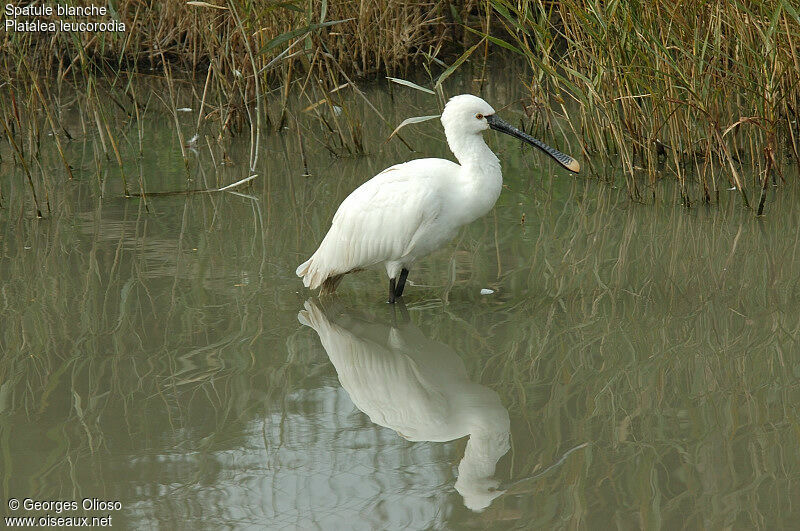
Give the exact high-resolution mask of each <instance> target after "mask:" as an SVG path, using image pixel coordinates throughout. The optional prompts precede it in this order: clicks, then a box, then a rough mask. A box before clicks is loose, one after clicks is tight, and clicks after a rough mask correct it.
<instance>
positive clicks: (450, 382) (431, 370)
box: [298, 300, 510, 511]
mask: <svg viewBox="0 0 800 531" xmlns="http://www.w3.org/2000/svg"><path fill="white" fill-rule="evenodd" d="M298 319H299V320H300V322H301V323H303V324H305V325H307V326H310V327H312V328H314V330H316V332H317V334H319V338H320V341H322V346H323V347H324V348H325V351H326V352H327V353H328V357H329V358H330V360H331V362H332V363H333V365H334V367H335V368H336V373H337V375H338V376H339V382H340V383H341V384H342V387H343V388H344V389H345V391H347V394H348V395H349V396H350V399H351V400H352V401H353V403H354V404H355V406H356V407H357V408H358V409H360V410H361V411H363V412H364V413H366V414H367V415H368V416H369V418H370V420H371V421H372V422H374V423H375V424H378V425H380V426H384V427H387V428H390V429H392V430H395V431H396V432H397V433H398V434H399V435H400V436H402V437H403V438H405V439H408V440H409V441H435V442H445V441H452V440H454V439H459V438H461V437H464V436H467V435H468V436H469V441H467V446H466V448H465V450H464V457H463V458H462V459H461V462H460V463H459V465H458V479H457V480H456V483H455V488H456V490H457V491H458V492H459V493H460V494H461V495H462V496H463V498H464V504H465V505H466V506H467V507H469V508H470V509H472V510H474V511H482V510H483V509H485V508H486V507H488V506H489V504H490V503H491V502H492V500H494V499H495V498H496V497H498V496H500V495H501V494H503V492H504V491H503V490H500V489H498V486H499V481H498V480H497V479H495V478H494V477H493V476H494V473H495V467H496V465H497V461H498V460H499V459H500V458H501V457H502V456H503V455H505V453H506V452H508V450H509V448H510V446H509V432H510V422H509V417H508V410H506V408H505V407H503V405H502V403H501V402H500V397H499V396H498V395H497V393H495V392H494V391H493V390H491V389H489V388H488V387H485V386H483V385H480V384H478V383H475V382H473V381H471V380H470V379H469V377H468V375H467V371H466V368H465V367H464V363H463V362H462V361H461V358H460V357H459V356H458V354H456V353H455V352H454V351H453V350H452V349H451V348H450V347H448V346H447V345H445V344H443V343H440V342H438V341H433V340H431V339H428V338H427V337H425V336H424V335H423V334H422V332H421V331H420V330H419V329H418V328H417V327H416V326H414V325H413V324H412V323H411V322H406V323H404V324H401V325H399V326H392V327H390V326H387V325H384V324H380V323H374V322H370V321H367V320H364V319H361V318H358V317H355V316H354V315H351V314H348V313H346V312H333V311H326V312H323V311H322V310H321V309H320V308H319V307H318V306H317V305H316V304H315V303H314V302H313V301H311V300H309V301H307V302H306V304H305V310H303V311H301V312H300V314H299V315H298Z"/></svg>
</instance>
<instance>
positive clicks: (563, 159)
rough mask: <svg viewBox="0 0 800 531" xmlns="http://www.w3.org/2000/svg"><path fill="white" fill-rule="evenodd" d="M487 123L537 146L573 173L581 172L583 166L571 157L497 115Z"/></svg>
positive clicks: (490, 117) (489, 117)
mask: <svg viewBox="0 0 800 531" xmlns="http://www.w3.org/2000/svg"><path fill="white" fill-rule="evenodd" d="M486 121H487V122H489V127H491V128H492V129H494V130H495V131H500V132H501V133H505V134H507V135H511V136H515V137H517V138H519V139H520V140H524V141H525V142H527V143H528V144H531V145H532V146H536V147H537V148H539V149H541V150H542V151H544V152H545V153H547V154H548V155H550V156H551V157H553V158H554V159H555V161H556V162H558V163H559V164H561V165H562V166H564V167H565V168H566V169H568V170H569V171H571V172H575V173H578V172H580V171H581V165H580V164H578V161H577V160H575V159H573V158H572V157H570V156H569V155H565V154H564V153H561V152H560V151H559V150H557V149H555V148H551V147H550V146H548V145H547V144H545V143H544V142H542V141H541V140H536V139H535V138H533V137H532V136H531V135H529V134H527V133H524V132H522V131H520V130H519V129H517V128H516V127H514V126H513V125H511V124H510V123H508V122H506V121H505V120H503V119H501V118H500V117H499V116H497V115H496V114H492V115H489V116H487V117H486Z"/></svg>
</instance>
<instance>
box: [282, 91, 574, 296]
mask: <svg viewBox="0 0 800 531" xmlns="http://www.w3.org/2000/svg"><path fill="white" fill-rule="evenodd" d="M441 121H442V125H443V126H444V133H445V137H446V138H447V144H448V146H449V147H450V151H452V153H453V155H455V157H456V159H457V160H458V163H455V162H453V161H450V160H446V159H438V158H423V159H415V160H411V161H409V162H404V163H402V164H396V165H394V166H391V167H389V168H386V169H385V170H383V171H382V172H380V173H379V174H377V175H376V176H374V177H373V178H372V179H370V180H368V181H366V182H365V183H363V184H362V185H361V186H359V187H358V188H356V189H355V190H354V191H353V192H352V193H351V194H350V195H349V196H347V198H345V200H344V201H342V203H341V204H340V205H339V208H338V209H337V211H336V214H334V216H333V221H332V222H331V227H330V229H329V230H328V233H327V234H326V235H325V237H324V238H323V239H322V242H321V243H320V245H319V247H318V248H317V250H316V251H315V252H314V254H313V255H312V256H311V258H309V259H308V260H306V261H305V262H303V263H302V264H300V266H298V267H297V270H296V273H297V276H299V277H302V279H303V284H304V285H305V286H306V287H308V288H311V289H317V288H321V289H320V295H326V294H330V293H333V292H335V291H336V288H337V286H338V284H339V282H341V280H342V278H343V277H344V275H346V274H348V273H353V272H357V271H361V270H363V269H367V268H371V267H380V266H383V267H385V269H386V273H387V275H388V276H389V300H388V302H389V303H392V304H393V303H394V302H395V301H396V300H397V298H398V297H400V296H402V294H403V290H404V288H405V284H406V279H407V278H408V272H409V270H410V268H411V267H412V265H413V264H414V263H415V262H416V261H417V260H418V259H420V258H422V257H424V256H426V255H428V254H430V253H431V252H433V251H435V250H437V249H438V248H440V247H442V246H443V245H444V244H445V243H447V242H448V241H450V240H451V239H452V238H453V237H454V236H455V235H456V233H457V232H458V229H459V228H460V227H462V226H464V225H467V224H469V223H471V222H473V221H475V220H476V219H478V218H480V217H482V216H483V215H485V214H486V213H488V212H489V211H490V210H491V209H492V207H493V206H494V204H495V202H496V201H497V198H498V197H499V196H500V191H501V189H502V185H503V177H502V173H501V171H500V161H499V159H498V158H497V156H495V154H494V153H493V152H492V150H491V149H489V146H487V145H486V142H484V139H483V134H482V133H483V132H484V131H486V130H487V129H493V130H495V131H499V132H501V133H505V134H508V135H511V136H514V137H516V138H519V139H520V140H523V141H524V142H527V143H529V144H531V145H533V146H535V147H537V148H539V149H541V150H542V151H544V152H545V153H546V154H547V155H549V156H550V157H552V158H553V159H555V160H556V162H558V163H559V164H561V165H562V166H563V167H564V168H566V169H567V170H569V171H572V172H574V173H578V172H579V171H580V164H579V163H578V161H576V160H575V159H574V158H572V157H570V156H569V155H565V154H564V153H561V152H560V151H558V150H556V149H554V148H552V147H550V146H548V145H547V144H545V143H543V142H541V141H540V140H537V139H535V138H533V137H531V136H530V135H528V134H526V133H524V132H523V131H520V130H519V129H517V128H516V127H514V126H512V125H510V124H509V123H507V122H505V121H504V120H502V119H501V118H500V117H499V116H497V114H496V113H495V110H494V109H493V108H492V106H491V105H489V104H488V103H487V102H486V101H484V100H483V99H482V98H479V97H477V96H473V95H471V94H462V95H459V96H454V97H452V98H450V100H448V102H447V104H446V105H445V107H444V110H443V111H442V115H441Z"/></svg>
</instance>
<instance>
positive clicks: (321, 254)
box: [297, 159, 458, 289]
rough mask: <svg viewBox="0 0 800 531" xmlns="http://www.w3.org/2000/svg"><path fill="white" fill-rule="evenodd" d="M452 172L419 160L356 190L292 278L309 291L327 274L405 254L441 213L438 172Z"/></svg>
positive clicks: (440, 164)
mask: <svg viewBox="0 0 800 531" xmlns="http://www.w3.org/2000/svg"><path fill="white" fill-rule="evenodd" d="M457 168H458V166H457V165H456V164H455V163H452V162H450V161H445V160H442V159H418V160H414V161H411V162H407V163H404V164H399V165H397V166H392V167H391V168H387V169H386V170H384V171H383V172H381V173H379V174H378V175H376V176H375V177H373V178H372V179H370V180H369V181H367V182H365V183H364V184H362V185H361V186H359V187H358V188H356V190H354V191H353V192H352V193H351V194H350V195H349V196H347V198H346V199H345V200H344V201H342V204H341V205H339V208H338V210H337V211H336V214H334V216H333V221H332V222H331V228H330V229H329V230H328V233H327V234H326V235H325V238H324V239H323V240H322V243H320V246H319V248H318V249H317V251H316V252H315V253H314V255H313V256H312V257H311V258H310V259H309V260H308V261H306V262H305V263H303V264H301V265H300V267H298V268H297V275H298V276H301V277H303V283H304V284H305V285H306V286H308V287H310V288H312V289H314V288H317V287H319V286H320V285H321V284H322V282H324V281H325V279H326V278H328V277H330V276H334V275H341V274H343V273H347V272H350V271H352V270H354V269H362V268H366V267H370V266H372V265H375V264H379V263H381V262H385V261H393V260H399V259H400V258H402V257H403V256H405V255H407V254H408V253H409V252H410V250H411V249H412V247H413V245H414V242H415V236H417V235H418V234H419V232H420V228H421V227H424V226H426V225H427V224H430V223H431V222H432V221H433V220H435V219H436V218H437V217H438V216H439V215H440V213H441V209H442V204H443V198H442V191H441V184H442V182H441V181H442V172H443V171H453V170H454V169H457Z"/></svg>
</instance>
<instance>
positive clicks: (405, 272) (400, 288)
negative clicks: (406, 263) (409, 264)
mask: <svg viewBox="0 0 800 531" xmlns="http://www.w3.org/2000/svg"><path fill="white" fill-rule="evenodd" d="M407 277H408V269H406V268H405V267H404V268H403V270H402V271H400V280H399V281H398V282H397V289H395V290H394V294H395V296H396V297H399V296H401V295H402V294H403V289H404V288H405V287H406V278H407Z"/></svg>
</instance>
